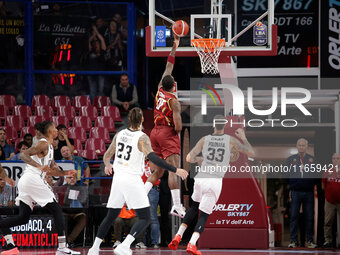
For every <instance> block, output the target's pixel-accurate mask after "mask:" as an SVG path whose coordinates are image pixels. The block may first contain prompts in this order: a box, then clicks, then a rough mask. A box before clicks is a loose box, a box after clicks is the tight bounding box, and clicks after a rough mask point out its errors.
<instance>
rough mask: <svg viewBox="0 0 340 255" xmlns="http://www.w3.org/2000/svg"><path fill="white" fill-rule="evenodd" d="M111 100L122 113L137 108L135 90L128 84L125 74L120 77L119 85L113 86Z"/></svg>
mask: <svg viewBox="0 0 340 255" xmlns="http://www.w3.org/2000/svg"><path fill="white" fill-rule="evenodd" d="M111 99H112V102H113V103H114V104H115V105H117V106H118V107H119V109H120V110H121V111H124V112H127V111H129V110H130V109H131V108H133V107H136V106H138V95H137V88H136V87H135V86H134V85H132V84H130V83H129V76H128V75H127V74H123V75H122V76H121V77H120V84H119V85H113V87H112V95H111Z"/></svg>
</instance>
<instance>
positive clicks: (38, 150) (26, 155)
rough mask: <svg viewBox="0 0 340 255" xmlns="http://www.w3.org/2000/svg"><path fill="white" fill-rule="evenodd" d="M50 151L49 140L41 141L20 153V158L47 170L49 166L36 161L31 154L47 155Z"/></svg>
mask: <svg viewBox="0 0 340 255" xmlns="http://www.w3.org/2000/svg"><path fill="white" fill-rule="evenodd" d="M47 152H48V144H47V142H43V141H40V142H38V143H37V144H36V145H33V146H32V147H30V148H28V149H27V150H24V151H23V152H21V153H20V159H21V160H22V161H24V162H25V163H26V164H29V165H31V166H34V167H36V168H39V169H40V170H42V171H44V172H46V171H48V170H49V166H42V165H40V164H39V163H37V162H35V161H34V160H33V159H32V158H31V156H34V155H39V154H40V155H43V156H46V154H47Z"/></svg>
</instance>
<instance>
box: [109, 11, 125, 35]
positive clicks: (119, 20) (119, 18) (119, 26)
mask: <svg viewBox="0 0 340 255" xmlns="http://www.w3.org/2000/svg"><path fill="white" fill-rule="evenodd" d="M112 20H114V21H115V22H116V23H117V29H118V31H119V32H122V28H123V27H122V16H121V15H120V14H119V13H115V15H113V18H112Z"/></svg>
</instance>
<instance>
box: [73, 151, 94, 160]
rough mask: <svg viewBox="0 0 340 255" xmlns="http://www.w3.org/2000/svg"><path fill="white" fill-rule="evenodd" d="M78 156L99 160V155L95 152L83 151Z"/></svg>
mask: <svg viewBox="0 0 340 255" xmlns="http://www.w3.org/2000/svg"><path fill="white" fill-rule="evenodd" d="M78 156H80V157H82V158H85V159H88V160H96V159H98V155H97V153H96V151H94V150H82V151H79V152H78Z"/></svg>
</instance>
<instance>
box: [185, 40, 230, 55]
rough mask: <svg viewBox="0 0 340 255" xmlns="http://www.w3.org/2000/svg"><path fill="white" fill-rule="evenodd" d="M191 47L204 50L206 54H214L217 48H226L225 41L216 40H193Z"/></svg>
mask: <svg viewBox="0 0 340 255" xmlns="http://www.w3.org/2000/svg"><path fill="white" fill-rule="evenodd" d="M191 45H192V46H195V47H196V48H201V49H204V51H205V52H214V51H215V49H216V48H221V47H224V46H225V40H224V39H216V38H202V39H193V40H191Z"/></svg>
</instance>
